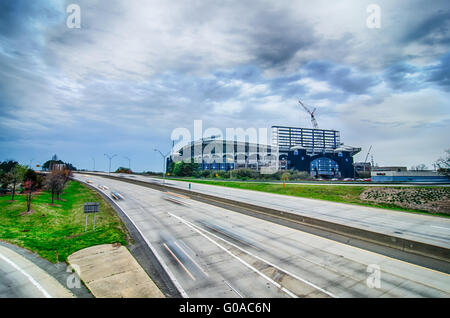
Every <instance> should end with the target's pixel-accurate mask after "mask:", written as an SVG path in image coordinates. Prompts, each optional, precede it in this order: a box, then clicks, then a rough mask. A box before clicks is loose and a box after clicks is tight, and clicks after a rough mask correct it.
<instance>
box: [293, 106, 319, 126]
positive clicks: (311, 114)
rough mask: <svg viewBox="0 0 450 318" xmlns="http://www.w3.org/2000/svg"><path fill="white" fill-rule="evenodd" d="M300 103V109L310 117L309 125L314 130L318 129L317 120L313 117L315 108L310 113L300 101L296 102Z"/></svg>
mask: <svg viewBox="0 0 450 318" xmlns="http://www.w3.org/2000/svg"><path fill="white" fill-rule="evenodd" d="M298 102H299V103H300V105H302V107H303V108H304V109H305V110H306V112H307V113H308V114H309V115H310V116H311V123H312V125H313V127H314V129H318V128H319V125H318V124H317V120H316V117H315V116H314V113H315V112H316V108H314V109H313V110H312V111H311V110H310V109H309V108H308V107H306V106H305V105H304V104H303V103H302V101H301V100H299V101H298Z"/></svg>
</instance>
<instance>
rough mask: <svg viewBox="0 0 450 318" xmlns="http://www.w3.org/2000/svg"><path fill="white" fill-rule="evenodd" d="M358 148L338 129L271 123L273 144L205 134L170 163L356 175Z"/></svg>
mask: <svg viewBox="0 0 450 318" xmlns="http://www.w3.org/2000/svg"><path fill="white" fill-rule="evenodd" d="M359 151H361V148H356V147H351V146H345V145H344V144H343V143H341V141H340V134H339V131H336V130H325V129H309V128H299V127H285V126H272V144H271V145H265V144H258V143H251V142H243V141H235V140H234V141H233V140H222V139H216V138H206V139H202V140H197V141H193V142H191V143H189V144H188V145H186V146H184V147H182V148H181V149H180V150H179V151H178V152H175V153H173V154H172V155H171V156H170V157H169V158H168V164H169V163H170V162H172V161H173V162H177V161H180V160H185V161H188V160H189V161H190V160H193V161H194V162H196V163H198V164H199V165H200V169H208V170H230V169H239V168H250V169H254V170H258V171H260V172H261V173H270V172H272V173H273V172H275V171H277V170H298V171H307V172H308V173H310V174H311V175H312V176H314V177H321V178H349V177H354V167H353V156H354V155H355V154H357V153H358V152H359ZM167 166H168V165H167Z"/></svg>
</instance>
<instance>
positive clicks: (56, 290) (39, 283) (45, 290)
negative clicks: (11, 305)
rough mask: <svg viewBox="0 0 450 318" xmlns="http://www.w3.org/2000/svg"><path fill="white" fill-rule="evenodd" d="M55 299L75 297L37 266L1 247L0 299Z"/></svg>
mask: <svg viewBox="0 0 450 318" xmlns="http://www.w3.org/2000/svg"><path fill="white" fill-rule="evenodd" d="M53 297H56V298H72V297H74V295H73V294H72V293H71V292H70V291H69V290H68V289H67V288H66V286H63V285H61V283H59V282H58V281H57V280H56V279H55V278H54V277H52V276H50V275H49V274H48V273H47V272H45V271H44V270H42V269H41V268H39V267H38V266H37V265H36V264H34V263H33V262H31V261H29V260H28V259H26V258H25V257H23V256H21V255H19V254H18V253H16V252H14V251H13V250H11V249H9V248H7V247H6V246H2V245H0V298H53Z"/></svg>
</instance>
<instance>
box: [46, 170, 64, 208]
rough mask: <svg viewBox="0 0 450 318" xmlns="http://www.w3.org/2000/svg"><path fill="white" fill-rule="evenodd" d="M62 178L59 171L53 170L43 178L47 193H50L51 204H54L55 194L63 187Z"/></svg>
mask: <svg viewBox="0 0 450 318" xmlns="http://www.w3.org/2000/svg"><path fill="white" fill-rule="evenodd" d="M63 182H64V181H63V178H62V174H61V173H60V171H57V170H53V171H52V172H51V173H50V174H49V175H47V177H46V178H45V186H46V188H47V190H48V191H50V192H51V193H52V204H53V203H54V202H55V194H57V193H58V192H59V191H60V190H59V189H60V188H61V187H63Z"/></svg>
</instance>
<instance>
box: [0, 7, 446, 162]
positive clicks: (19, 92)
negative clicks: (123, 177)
mask: <svg viewBox="0 0 450 318" xmlns="http://www.w3.org/2000/svg"><path fill="white" fill-rule="evenodd" d="M71 4H77V5H78V6H79V8H80V15H79V17H80V27H79V28H71V27H70V26H73V23H72V22H74V21H75V20H73V15H72V14H73V13H74V12H73V11H72V10H69V12H67V8H68V6H69V5H71ZM370 4H375V5H376V6H377V8H379V15H378V16H375V19H376V18H377V17H379V19H378V20H373V13H374V11H371V10H368V6H369V5H370ZM68 20H69V22H68ZM373 21H376V22H377V23H378V22H379V24H377V25H375V26H379V27H374V23H373ZM71 23H72V24H71ZM0 75H1V76H0V161H1V160H7V159H14V160H17V161H19V162H21V163H22V164H30V163H31V164H32V165H36V164H39V163H40V164H42V163H43V162H45V161H47V160H49V159H51V157H52V155H54V154H57V156H58V158H59V159H61V160H63V161H66V162H70V163H72V164H73V165H75V166H76V167H77V168H79V169H83V168H84V169H93V168H94V164H95V169H96V170H104V171H107V170H108V165H109V160H108V159H107V158H106V156H105V155H104V154H105V153H106V154H109V155H113V154H116V155H117V156H116V157H115V158H114V159H112V169H116V168H117V167H118V166H125V167H127V166H128V164H129V163H131V168H132V169H133V170H135V171H162V169H163V160H162V157H161V155H160V154H159V153H157V152H155V151H154V149H155V148H157V149H159V150H160V151H161V152H163V153H167V152H169V151H170V149H171V146H172V140H171V134H172V132H173V131H174V129H176V128H187V129H189V130H190V131H191V132H192V134H193V128H194V120H201V121H202V126H203V129H204V130H206V129H207V128H212V127H213V128H217V129H219V130H221V131H223V132H225V129H226V128H243V129H248V128H256V129H258V128H267V129H269V130H270V127H271V126H273V125H283V126H296V127H307V128H310V127H312V124H311V122H310V117H309V115H308V114H307V113H306V112H305V111H304V110H302V109H301V108H300V107H299V104H298V100H299V99H300V100H302V101H303V102H304V103H306V104H307V105H309V106H311V107H316V108H317V110H316V119H317V122H318V124H319V127H320V128H323V129H335V130H339V131H340V134H341V141H342V142H344V143H345V144H346V145H351V146H355V147H361V148H362V151H361V152H360V153H359V154H358V155H356V156H355V161H364V159H365V157H366V154H367V151H368V150H369V147H370V146H372V151H371V154H372V155H373V160H374V162H375V163H376V164H378V165H380V166H407V167H408V168H409V167H411V166H413V165H418V164H425V165H427V166H428V167H429V168H432V167H433V166H432V164H433V163H434V162H435V161H436V160H437V159H438V158H439V157H442V156H443V155H444V151H445V150H446V149H449V148H450V138H449V136H450V3H449V2H448V0H444V1H439V0H434V1H414V0H408V1H406V0H398V1H391V0H388V1H377V0H371V1H364V0H361V1H359V0H358V1H356V0H355V1H348V0H343V1H323V0H316V1H287V0H286V1H273V0H272V1H257V0H251V1H250V0H236V1H232V0H231V1H223V0H222V1H215V0H208V1H207V0H202V1H200V0H193V1H187V0H173V1H162V0H161V1H153V0H145V1H144V0H142V1H141V0H127V1H120V0H69V1H65V0H61V1H58V0H48V1H45V0H40V1H28V0H1V1H0ZM126 157H128V158H129V159H130V162H129V161H128V159H126ZM369 158H370V156H369Z"/></svg>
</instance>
